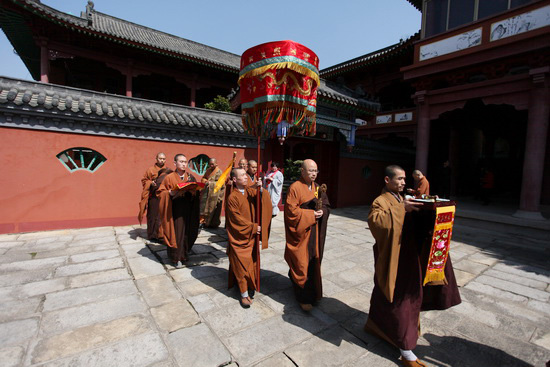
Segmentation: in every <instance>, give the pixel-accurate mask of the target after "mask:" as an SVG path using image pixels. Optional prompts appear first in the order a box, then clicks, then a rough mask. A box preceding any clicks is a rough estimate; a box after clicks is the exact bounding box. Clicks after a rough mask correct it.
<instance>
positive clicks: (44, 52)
mask: <svg viewBox="0 0 550 367" xmlns="http://www.w3.org/2000/svg"><path fill="white" fill-rule="evenodd" d="M49 69H50V60H49V50H48V43H47V41H46V40H41V41H40V81H41V82H42V83H49V82H50V78H49V77H48V74H49Z"/></svg>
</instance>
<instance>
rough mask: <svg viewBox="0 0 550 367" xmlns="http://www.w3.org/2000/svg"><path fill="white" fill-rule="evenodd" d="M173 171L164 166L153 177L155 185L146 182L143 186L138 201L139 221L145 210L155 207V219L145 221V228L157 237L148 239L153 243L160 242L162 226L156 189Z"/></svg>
mask: <svg viewBox="0 0 550 367" xmlns="http://www.w3.org/2000/svg"><path fill="white" fill-rule="evenodd" d="M172 172H173V171H172V170H171V169H170V168H167V167H164V168H162V169H161V170H159V171H158V173H157V175H158V176H157V178H155V179H154V180H153V181H152V182H153V183H155V185H150V184H146V186H145V188H144V189H143V192H142V194H141V202H140V203H139V214H138V219H139V222H140V223H141V220H142V219H143V215H144V214H145V211H146V210H149V208H152V207H154V208H157V216H156V220H154V221H152V220H151V221H149V220H148V221H147V230H151V232H153V233H156V234H157V237H156V238H153V239H149V241H150V242H153V243H162V237H163V232H162V226H161V225H160V215H159V214H158V208H159V202H160V200H159V198H158V197H157V191H158V189H159V188H160V185H161V184H162V181H164V178H166V176H167V175H168V174H170V173H172Z"/></svg>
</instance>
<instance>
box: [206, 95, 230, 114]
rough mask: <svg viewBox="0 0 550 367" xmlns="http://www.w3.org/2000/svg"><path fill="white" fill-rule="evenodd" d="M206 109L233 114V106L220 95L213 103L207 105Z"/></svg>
mask: <svg viewBox="0 0 550 367" xmlns="http://www.w3.org/2000/svg"><path fill="white" fill-rule="evenodd" d="M204 108H207V109H209V110H216V111H223V112H231V105H230V104H229V100H228V99H227V98H225V97H224V96H220V95H218V96H217V97H215V98H214V100H213V101H212V102H208V103H205V104H204Z"/></svg>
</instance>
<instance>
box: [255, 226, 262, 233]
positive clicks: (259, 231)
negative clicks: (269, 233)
mask: <svg viewBox="0 0 550 367" xmlns="http://www.w3.org/2000/svg"><path fill="white" fill-rule="evenodd" d="M256 233H257V234H261V233H262V227H261V226H258V230H257V231H256Z"/></svg>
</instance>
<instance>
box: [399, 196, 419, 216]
mask: <svg viewBox="0 0 550 367" xmlns="http://www.w3.org/2000/svg"><path fill="white" fill-rule="evenodd" d="M403 204H404V205H405V211H406V212H407V213H410V212H412V211H415V212H416V211H419V210H420V206H422V203H419V202H416V201H414V200H412V199H405V200H404V201H403Z"/></svg>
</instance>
